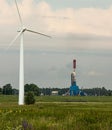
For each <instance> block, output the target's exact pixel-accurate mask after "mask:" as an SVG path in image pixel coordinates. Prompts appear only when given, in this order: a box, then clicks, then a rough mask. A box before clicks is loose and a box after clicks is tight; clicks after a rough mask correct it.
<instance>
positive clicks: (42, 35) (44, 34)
mask: <svg viewBox="0 0 112 130" xmlns="http://www.w3.org/2000/svg"><path fill="white" fill-rule="evenodd" d="M25 31H28V32H32V33H36V34H39V35H42V36H45V37H49V38H52V37H51V36H49V35H46V34H44V33H40V32H36V31H32V30H29V29H26V30H25Z"/></svg>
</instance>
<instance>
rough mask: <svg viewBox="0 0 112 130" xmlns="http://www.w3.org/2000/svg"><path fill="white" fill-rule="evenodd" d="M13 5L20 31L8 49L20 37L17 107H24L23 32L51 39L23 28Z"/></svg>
mask: <svg viewBox="0 0 112 130" xmlns="http://www.w3.org/2000/svg"><path fill="white" fill-rule="evenodd" d="M15 4H16V8H17V12H18V16H19V20H20V23H21V29H20V31H19V33H18V34H17V36H16V37H15V38H14V40H13V41H12V42H11V43H10V45H9V47H10V46H11V45H12V44H13V43H14V42H15V41H16V40H17V38H18V37H19V36H20V38H21V39H20V70H19V101H18V104H19V105H24V46H23V36H24V32H25V31H28V32H31V33H35V34H39V35H43V36H45V37H49V38H51V37H50V36H48V35H46V34H43V33H40V32H36V31H33V30H30V29H28V28H25V27H24V26H23V22H22V18H21V15H20V12H19V8H18V5H17V1H16V0H15Z"/></svg>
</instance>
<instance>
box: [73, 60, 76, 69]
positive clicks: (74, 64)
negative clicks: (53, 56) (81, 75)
mask: <svg viewBox="0 0 112 130" xmlns="http://www.w3.org/2000/svg"><path fill="white" fill-rule="evenodd" d="M73 69H74V70H75V69H76V59H74V60H73Z"/></svg>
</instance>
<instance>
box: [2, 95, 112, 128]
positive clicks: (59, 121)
mask: <svg viewBox="0 0 112 130" xmlns="http://www.w3.org/2000/svg"><path fill="white" fill-rule="evenodd" d="M13 98H14V97H13ZM39 98H41V97H39ZM47 98H48V97H47ZM50 98H51V97H50ZM53 98H56V97H53ZM58 98H59V97H58ZM9 99H11V97H9V98H7V99H3V101H1V100H2V98H0V103H1V104H0V130H13V129H14V130H21V129H22V130H111V129H112V103H111V102H110V99H109V102H108V101H107V102H99V101H98V102H84V101H83V102H65V101H64V102H59V101H57V102H53V101H52V102H50V101H49V102H37V103H36V104H35V105H28V106H26V105H24V106H18V105H17V99H16V100H13V99H11V102H10V101H9ZM74 99H75V98H74ZM7 100H8V101H9V103H7V104H6V101H7ZM37 100H38V99H37ZM50 100H51V99H50ZM58 100H59V99H58ZM60 100H61V97H60ZM70 100H71V98H70ZM106 100H107V99H106ZM47 101H48V99H47ZM55 101H56V100H55Z"/></svg>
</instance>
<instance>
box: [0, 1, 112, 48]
mask: <svg viewBox="0 0 112 130" xmlns="http://www.w3.org/2000/svg"><path fill="white" fill-rule="evenodd" d="M1 5H2V6H1V8H0V19H1V20H0V28H7V29H8V30H10V31H8V32H9V34H8V33H7V35H8V36H10V35H11V34H12V36H11V37H13V35H14V33H13V30H12V27H13V29H14V28H15V31H16V29H17V28H18V26H17V25H18V24H19V22H18V21H17V19H18V16H17V11H16V7H15V4H14V3H12V4H8V3H7V2H6V1H4V0H1ZM18 6H19V9H20V13H21V15H22V18H23V22H24V23H25V25H26V26H28V27H31V28H36V29H37V30H39V31H41V32H45V33H47V34H50V35H53V36H54V40H55V41H54V43H53V44H55V45H54V46H55V47H56V46H59V44H60V43H61V44H62V48H64V46H67V47H68V44H69V42H70V44H69V46H70V45H71V47H76V48H103V49H105V48H106V49H110V48H112V44H111V41H112V40H110V41H108V37H111V35H112V25H111V23H112V17H111V14H112V8H111V7H110V8H108V9H98V8H79V9H73V8H63V9H57V10H53V8H52V5H49V4H48V3H46V2H45V1H42V2H41V1H40V2H39V3H38V4H37V3H35V2H34V1H33V0H23V1H22V2H19V3H18ZM11 31H12V33H11ZM70 35H72V36H73V37H72V38H71V39H69V40H70V41H66V39H65V37H68V36H70ZM74 35H75V36H74ZM90 35H93V36H97V37H101V36H102V37H107V42H106V41H104V40H102V39H101V40H98V39H97V38H95V37H93V39H94V40H93V39H91V38H90V39H89V37H90ZM4 36H5V33H4ZM76 36H78V37H76ZM85 36H86V37H88V39H83V40H82V37H85ZM59 38H61V40H60V41H59ZM77 38H78V39H77ZM1 39H2V38H1ZM57 40H58V41H57ZM1 41H3V40H0V43H1ZM57 42H58V43H57ZM67 42H68V43H67ZM72 43H73V44H72ZM75 43H78V45H76V44H75ZM46 45H48V44H46ZM51 46H52V45H51Z"/></svg>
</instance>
